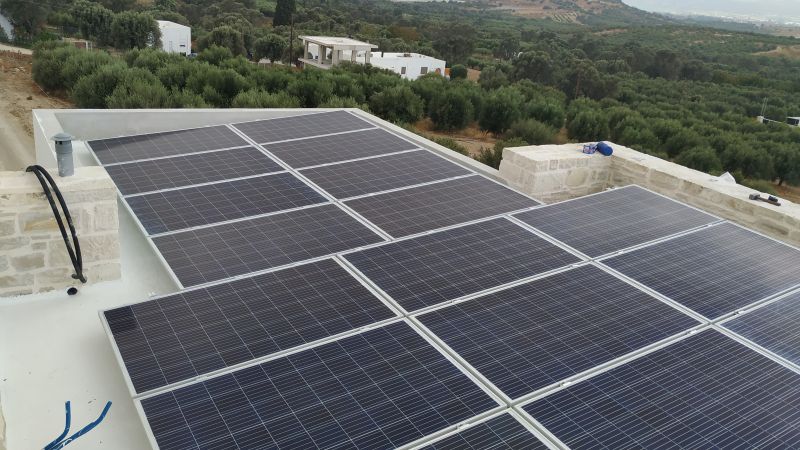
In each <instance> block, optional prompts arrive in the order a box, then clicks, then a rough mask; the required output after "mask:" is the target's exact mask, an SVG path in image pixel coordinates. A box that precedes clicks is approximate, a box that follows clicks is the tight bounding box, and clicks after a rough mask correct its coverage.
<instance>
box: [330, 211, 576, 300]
mask: <svg viewBox="0 0 800 450" xmlns="http://www.w3.org/2000/svg"><path fill="white" fill-rule="evenodd" d="M345 258H347V260H348V261H350V262H351V263H352V264H353V265H354V266H355V267H356V268H357V269H358V270H360V271H361V272H362V273H363V274H364V275H366V277H367V278H369V279H370V280H371V281H372V282H373V283H375V285H376V286H378V287H380V288H381V289H382V290H383V291H384V292H386V293H387V294H388V295H389V296H391V297H392V298H393V299H394V300H395V301H397V302H398V303H399V304H400V306H402V307H403V308H404V309H405V310H406V311H414V310H417V309H420V308H424V307H427V306H431V305H435V304H437V303H441V302H445V301H448V300H453V299H456V298H459V297H463V296H465V295H467V294H472V293H475V292H479V291H482V290H484V289H489V288H491V287H495V286H500V285H502V284H506V283H510V282H512V281H516V280H519V279H522V278H526V277H529V276H533V275H536V274H538V273H543V272H548V271H550V270H554V269H558V268H559V267H563V266H566V265H569V264H572V263H575V262H578V261H580V259H579V258H578V257H577V256H574V255H572V254H571V253H567V252H566V251H564V250H562V249H561V248H559V247H556V246H555V245H553V244H551V243H550V242H548V241H546V240H544V239H542V238H540V237H539V236H536V235H535V234H533V233H531V232H529V231H528V230H525V229H524V228H522V227H520V226H518V225H516V224H514V223H512V222H510V221H509V220H507V219H504V218H499V219H493V220H488V221H485V222H479V223H475V224H472V225H466V226H463V227H458V228H451V229H448V230H443V231H439V232H436V233H432V234H426V235H423V236H419V237H415V238H411V239H407V240H403V241H397V242H391V243H388V244H384V245H381V246H378V247H373V248H369V249H366V250H362V251H359V252H354V253H350V254H348V255H346V256H345Z"/></svg>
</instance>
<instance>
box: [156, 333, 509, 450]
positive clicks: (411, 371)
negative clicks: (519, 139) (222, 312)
mask: <svg viewBox="0 0 800 450" xmlns="http://www.w3.org/2000/svg"><path fill="white" fill-rule="evenodd" d="M141 405H142V409H143V410H144V413H145V415H146V416H147V420H148V423H149V425H150V429H151V430H152V433H153V435H154V436H155V440H156V442H157V443H158V446H159V447H160V448H161V449H163V450H169V449H194V448H247V449H250V448H358V449H379V448H394V447H398V446H401V445H404V444H407V443H410V442H412V441H414V440H416V439H418V438H421V437H423V436H425V435H427V434H430V433H434V432H436V431H439V430H442V429H444V428H446V427H448V426H452V425H454V424H456V423H458V422H461V421H463V420H465V419H468V418H470V417H472V416H475V415H478V414H481V413H483V412H486V411H488V410H491V409H493V408H494V407H497V406H498V405H497V403H496V402H495V401H494V400H492V398H491V397H489V395H487V394H486V393H485V392H484V391H483V390H481V389H480V388H479V387H478V386H477V385H476V384H474V383H473V382H472V381H471V380H470V379H469V378H468V377H467V376H466V375H464V374H463V373H462V372H461V371H460V370H459V369H458V368H457V367H455V366H454V365H453V364H452V363H451V362H450V361H448V360H447V359H446V358H445V357H444V356H443V355H442V354H441V353H439V352H438V351H437V350H436V349H435V348H434V347H433V346H431V345H430V344H428V343H427V342H426V341H425V339H423V338H422V337H421V336H419V335H418V334H417V333H416V332H414V330H413V329H412V328H411V327H409V326H408V325H407V324H405V323H403V322H398V323H394V324H391V325H387V326H385V327H382V328H378V329H374V330H370V331H367V332H364V333H362V334H358V335H355V336H352V337H348V338H345V339H341V340H339V341H335V342H332V343H328V344H325V345H322V346H319V347H316V348H312V349H309V350H305V351H302V352H300V353H296V354H293V355H290V356H286V357H283V358H279V359H276V360H272V361H269V362H265V363H263V364H260V365H257V366H253V367H249V368H246V369H241V370H237V371H235V372H233V373H231V374H227V375H222V376H219V377H217V378H213V379H210V380H208V381H204V382H202V383H197V384H194V385H189V386H186V387H182V388H179V389H176V390H174V391H169V392H165V393H162V394H159V395H157V396H155V397H150V398H147V399H144V400H142V401H141Z"/></svg>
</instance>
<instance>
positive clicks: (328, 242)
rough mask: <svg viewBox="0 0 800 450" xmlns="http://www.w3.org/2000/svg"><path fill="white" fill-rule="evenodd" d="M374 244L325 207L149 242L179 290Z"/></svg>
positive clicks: (374, 238)
mask: <svg viewBox="0 0 800 450" xmlns="http://www.w3.org/2000/svg"><path fill="white" fill-rule="evenodd" d="M380 241H381V238H380V237H379V236H378V235H377V234H375V233H374V232H373V231H371V230H370V229H369V228H367V227H366V226H364V225H363V224H361V223H360V222H358V221H357V220H355V219H354V218H353V217H351V216H350V215H349V214H347V213H346V212H344V211H343V210H341V209H340V208H339V207H337V206H335V205H330V204H328V205H322V206H317V207H313V208H305V209H300V210H295V211H289V212H285V213H281V214H275V215H271V216H264V217H257V218H252V219H248V220H242V221H238V222H232V223H224V224H219V225H215V226H212V227H207V228H200V229H195V230H187V231H183V232H180V233H175V234H168V235H161V236H156V237H154V238H153V242H154V243H155V245H156V246H157V247H158V250H159V251H160V252H161V254H162V255H163V256H164V259H165V260H166V261H167V264H169V266H170V267H171V268H172V271H173V272H174V273H175V276H177V278H178V279H179V280H180V282H181V284H182V285H183V286H185V287H188V286H194V285H198V284H203V283H208V282H211V281H216V280H221V279H223V278H228V277H233V276H236V275H243V274H246V273H250V272H255V271H259V270H264V269H269V268H271V267H277V266H281V265H285V264H290V263H296V262H300V261H305V260H307V259H311V258H317V257H320V256H325V255H330V254H332V253H336V252H341V251H345V250H350V249H353V248H357V247H361V246H364V245H369V244H374V243H376V242H380Z"/></svg>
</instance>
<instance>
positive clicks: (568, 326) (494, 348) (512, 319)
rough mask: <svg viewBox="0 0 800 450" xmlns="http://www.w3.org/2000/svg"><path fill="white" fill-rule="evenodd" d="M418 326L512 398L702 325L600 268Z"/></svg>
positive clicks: (452, 310) (508, 292)
mask: <svg viewBox="0 0 800 450" xmlns="http://www.w3.org/2000/svg"><path fill="white" fill-rule="evenodd" d="M419 320H420V321H421V322H422V323H423V324H424V325H425V326H426V327H428V328H429V329H430V330H431V331H433V333H434V334H435V335H436V336H438V337H439V338H440V339H441V340H442V341H444V342H445V343H446V344H447V345H448V346H450V347H451V348H452V349H453V350H455V351H456V353H458V354H459V355H461V357H463V358H464V359H465V360H466V361H467V362H468V363H470V364H471V365H472V366H473V367H475V369H477V370H478V371H479V372H480V373H481V374H483V375H484V376H485V377H486V378H487V379H488V380H489V381H491V382H492V383H493V384H494V385H495V386H497V387H498V388H499V389H500V390H501V391H503V393H505V394H506V395H508V396H509V397H510V398H512V399H514V398H519V397H521V396H523V395H526V394H528V393H531V392H533V391H535V390H537V389H540V388H543V387H545V386H548V385H550V384H553V383H556V382H559V381H561V380H564V379H566V378H569V377H570V376H572V375H575V374H577V373H580V372H583V371H585V370H588V369H591V368H592V367H595V366H598V365H600V364H604V363H606V362H608V361H611V360H613V359H615V358H618V357H620V356H623V355H625V354H628V353H630V352H633V351H636V350H638V349H641V348H644V347H647V346H648V345H650V344H654V343H656V342H658V341H660V340H663V339H666V338H668V337H670V336H673V335H675V334H677V333H679V332H681V331H686V330H688V329H690V328H691V327H693V326H695V325H698V324H699V322H697V321H695V320H694V319H692V318H690V317H689V316H687V315H685V314H683V313H681V312H679V311H678V310H676V309H674V308H672V307H670V306H668V305H666V304H664V303H663V302H661V301H659V300H656V299H655V298H653V297H651V296H649V295H647V294H645V293H644V292H642V291H640V290H638V289H636V288H634V287H633V286H631V285H629V284H627V283H625V282H624V281H622V280H620V279H618V278H616V277H614V276H613V275H610V274H608V273H606V272H604V271H603V270H601V269H599V268H597V267H594V266H583V267H578V268H575V269H572V270H569V271H566V272H561V273H557V274H555V275H551V276H549V277H547V278H542V279H539V280H535V281H531V282H529V283H525V284H522V285H519V286H515V287H512V288H508V289H505V290H502V291H499V292H495V293H492V294H488V295H486V296H483V297H478V298H476V299H473V300H470V301H467V302H464V303H458V304H455V305H451V306H448V307H446V308H444V309H438V310H435V311H432V312H429V313H426V314H424V315H421V316H419Z"/></svg>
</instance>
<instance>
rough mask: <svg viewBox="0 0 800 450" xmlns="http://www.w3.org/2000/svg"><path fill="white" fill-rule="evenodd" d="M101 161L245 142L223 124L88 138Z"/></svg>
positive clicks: (178, 152)
mask: <svg viewBox="0 0 800 450" xmlns="http://www.w3.org/2000/svg"><path fill="white" fill-rule="evenodd" d="M89 145H90V146H91V148H92V151H93V152H94V154H95V155H96V156H97V159H98V160H100V163H101V164H103V165H105V164H115V163H122V162H127V161H136V160H139V159H149V158H161V157H165V156H175V155H182V154H185V153H195V152H202V151H207V150H219V149H223V148H230V147H241V146H244V145H247V142H246V141H245V140H244V139H242V138H241V137H239V135H237V134H236V133H234V132H233V131H231V130H230V129H229V128H228V127H226V126H225V125H220V126H215V127H205V128H195V129H191V130H179V131H167V132H164V133H153V134H141V135H136V136H126V137H118V138H112V139H101V140H96V141H89Z"/></svg>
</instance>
